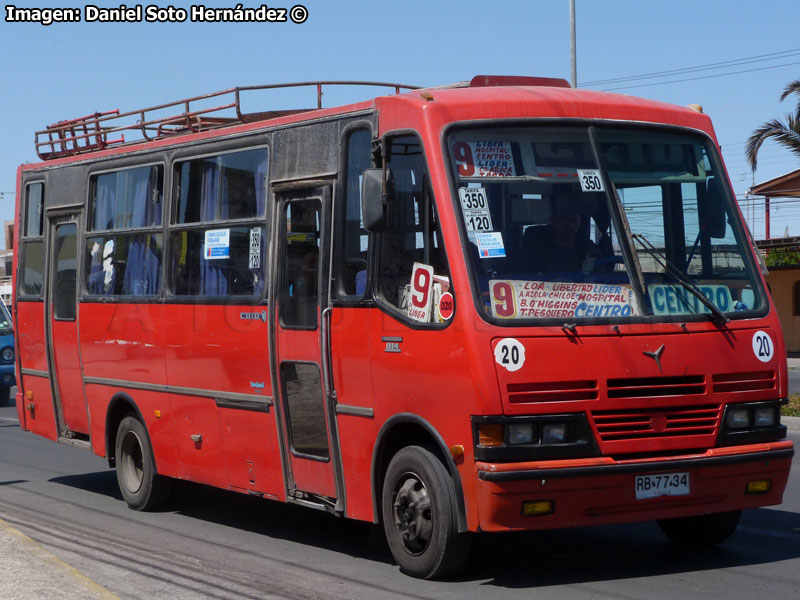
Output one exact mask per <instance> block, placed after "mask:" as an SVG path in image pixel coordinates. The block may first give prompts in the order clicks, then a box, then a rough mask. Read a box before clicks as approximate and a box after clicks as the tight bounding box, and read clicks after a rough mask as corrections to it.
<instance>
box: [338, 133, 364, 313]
mask: <svg viewBox="0 0 800 600" xmlns="http://www.w3.org/2000/svg"><path fill="white" fill-rule="evenodd" d="M370 166H371V134H370V131H369V130H368V129H359V130H357V131H353V132H352V133H351V134H350V135H349V136H348V138H347V164H346V170H345V177H346V179H345V181H344V200H345V202H344V206H345V209H344V211H343V212H344V214H343V215H342V216H341V217H339V218H340V219H341V221H340V223H341V229H340V231H341V232H342V237H341V241H340V242H338V243H339V244H341V245H340V248H341V254H340V257H341V259H340V260H341V263H340V265H339V268H340V271H339V272H340V282H341V283H340V288H339V293H340V294H341V295H343V296H357V297H358V298H362V297H363V296H364V292H365V291H366V285H367V253H368V250H369V236H368V234H367V232H366V230H365V229H364V228H363V225H362V221H361V176H362V174H363V173H364V170H365V169H368V168H369V167H370Z"/></svg>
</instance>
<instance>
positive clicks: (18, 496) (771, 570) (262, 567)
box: [0, 406, 800, 600]
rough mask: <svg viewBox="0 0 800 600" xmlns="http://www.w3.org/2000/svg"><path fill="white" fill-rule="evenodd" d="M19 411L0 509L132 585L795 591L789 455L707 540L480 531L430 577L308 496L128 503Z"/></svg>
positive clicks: (798, 489) (186, 494)
mask: <svg viewBox="0 0 800 600" xmlns="http://www.w3.org/2000/svg"><path fill="white" fill-rule="evenodd" d="M15 421H16V411H15V409H14V408H13V406H11V407H6V408H0V516H1V517H2V518H3V519H5V520H6V521H8V522H9V523H10V524H11V525H12V526H13V527H15V528H17V529H19V530H21V531H22V532H24V533H25V534H27V535H29V536H30V537H32V538H34V539H35V540H36V541H38V542H39V543H41V544H43V545H44V546H45V547H46V548H48V549H49V550H50V551H52V552H53V553H55V554H56V555H57V556H58V557H60V558H61V559H63V560H64V561H66V562H67V563H69V564H70V565H72V566H73V567H75V568H76V569H78V570H79V571H81V572H83V573H84V574H86V575H87V576H89V577H91V578H92V579H93V580H95V581H96V582H97V583H99V584H100V585H102V586H105V587H106V588H107V589H108V590H109V591H111V592H113V593H115V594H117V595H119V596H120V597H121V598H125V599H129V598H130V599H132V598H142V599H145V598H146V599H148V600H150V599H153V598H170V599H173V598H174V599H183V598H192V599H196V598H252V599H255V598H259V599H260V598H296V599H300V598H315V599H316V598H370V599H372V598H453V599H456V598H458V599H465V598H526V599H528V598H531V597H534V596H535V597H536V598H537V599H550V598H553V599H555V598H559V599H563V598H569V599H578V600H582V599H588V598H615V599H616V598H620V599H635V598H642V599H646V600H659V599H664V600H667V599H669V600H673V599H674V598H704V599H711V600H713V599H720V600H734V599H738V598H742V599H745V598H746V599H747V600H753V599H754V598H769V599H770V600H781V599H790V598H791V599H793V600H796V599H797V598H798V597H800V464H798V462H800V459H799V458H797V457H796V458H795V459H794V470H793V472H792V475H791V479H790V483H789V488H788V490H787V493H786V495H785V498H784V503H783V504H782V505H781V506H779V507H773V508H766V509H756V510H751V511H747V512H746V513H745V514H744V516H743V519H742V524H741V525H740V527H739V530H738V531H737V532H736V534H734V536H733V537H732V538H731V539H730V540H729V541H728V542H726V543H725V544H723V545H722V546H721V547H719V548H717V549H716V550H713V551H707V552H686V551H684V550H681V549H680V548H678V547H676V546H674V545H672V544H671V543H669V542H668V541H666V540H665V539H664V538H663V537H662V535H661V534H660V532H659V530H658V528H657V527H656V525H655V524H653V523H640V524H632V525H617V526H609V527H592V528H579V529H571V530H562V531H552V532H539V533H534V534H526V535H500V536H484V537H480V538H478V540H477V541H476V544H475V546H474V549H473V554H472V556H471V558H470V563H469V565H468V568H467V570H466V571H465V573H464V574H463V576H461V577H460V578H458V579H455V580H451V581H444V582H427V581H418V580H414V579H411V578H408V577H406V576H404V575H402V574H401V573H400V572H399V571H398V569H397V567H396V566H395V565H394V564H393V563H392V561H391V557H390V556H389V554H388V552H387V551H386V550H385V549H381V548H374V547H371V545H370V543H369V537H370V526H369V525H367V524H363V523H357V522H351V521H345V520H341V519H336V518H334V517H331V516H329V515H327V514H324V513H319V512H316V511H312V510H308V509H302V508H299V507H294V506H288V505H283V504H278V503H273V502H269V501H266V500H260V499H257V498H251V497H248V496H244V495H239V494H234V493H229V492H223V491H221V490H215V489H212V488H207V487H203V486H199V485H185V486H183V487H182V489H181V493H180V498H179V501H178V503H177V504H176V508H174V509H172V510H168V511H165V512H156V513H139V512H135V511H132V510H129V509H128V508H127V507H126V506H125V504H124V502H123V501H122V500H121V498H120V496H119V492H118V491H117V487H116V478H115V474H114V472H113V471H111V470H109V469H108V468H107V466H106V463H105V461H104V460H103V459H101V458H99V457H96V456H94V455H92V454H90V453H88V452H86V451H84V450H81V449H78V448H73V447H70V446H66V445H63V444H56V443H54V442H50V441H48V440H45V439H42V438H39V437H36V436H33V435H31V434H28V433H24V432H22V431H21V430H20V429H19V427H18V425H17V424H16V422H15ZM790 437H791V438H792V439H793V441H794V442H795V444H796V445H800V432H798V431H792V432H790ZM1 562H2V561H1V560H0V563H1ZM2 595H3V594H2V573H0V596H2Z"/></svg>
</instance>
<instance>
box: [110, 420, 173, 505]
mask: <svg viewBox="0 0 800 600" xmlns="http://www.w3.org/2000/svg"><path fill="white" fill-rule="evenodd" d="M116 451H117V453H116V462H117V483H118V484H119V491H120V492H122V497H123V498H124V499H125V502H127V503H128V506H130V507H131V508H133V509H135V510H153V509H155V508H158V507H160V506H163V505H164V504H165V503H166V501H167V500H168V499H169V492H170V488H171V485H170V484H171V480H170V479H169V478H167V477H164V476H162V475H158V474H157V473H156V465H155V461H154V460H153V452H152V450H151V448H150V438H149V437H148V435H147V430H146V429H145V427H144V425H142V423H141V421H139V419H137V418H136V417H132V416H128V417H125V418H124V419H122V421H121V422H120V424H119V429H117V445H116Z"/></svg>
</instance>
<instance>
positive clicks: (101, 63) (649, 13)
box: [0, 0, 800, 243]
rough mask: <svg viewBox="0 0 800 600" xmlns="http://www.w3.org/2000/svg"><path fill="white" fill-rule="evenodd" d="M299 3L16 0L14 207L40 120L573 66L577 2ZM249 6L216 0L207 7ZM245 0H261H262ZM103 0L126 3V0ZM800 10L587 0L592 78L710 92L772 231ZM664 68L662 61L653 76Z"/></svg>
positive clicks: (780, 215)
mask: <svg viewBox="0 0 800 600" xmlns="http://www.w3.org/2000/svg"><path fill="white" fill-rule="evenodd" d="M299 1H301V2H303V4H302V6H304V7H305V8H306V9H307V10H306V12H307V18H306V20H305V22H303V23H299V24H298V23H294V22H292V21H291V20H289V21H287V22H282V23H280V22H273V23H199V22H194V23H193V22H191V21H190V20H189V19H188V18H187V20H186V21H184V22H177V23H168V22H163V23H158V22H153V23H148V22H145V21H144V20H142V21H141V22H128V23H103V22H93V23H92V22H86V21H85V14H86V10H85V7H86V6H87V4H85V3H82V2H80V1H78V0H68V1H67V2H62V3H52V2H50V3H46V2H25V1H23V2H16V3H14V6H17V7H25V8H47V7H69V8H78V9H80V11H81V12H80V14H81V22H79V23H54V24H52V25H49V26H44V25H41V24H38V23H19V22H8V21H7V20H6V19H7V17H8V10H7V8H6V7H7V6H9V4H8V3H4V5H3V7H4V10H3V20H2V21H0V57H2V58H0V82H2V87H0V90H1V91H0V132H1V135H2V141H3V143H2V144H1V145H0V193H2V197H1V198H0V219H2V220H4V221H5V220H11V219H13V213H14V197H15V187H16V169H17V166H18V165H19V164H21V163H25V162H37V161H38V159H37V157H36V153H35V150H34V132H35V131H37V130H41V129H43V128H44V127H46V126H47V125H49V124H51V123H54V122H56V121H61V120H64V119H69V118H74V117H79V116H82V115H87V114H91V113H94V112H95V111H107V110H112V109H117V108H118V109H120V110H121V111H123V112H125V111H129V110H135V109H140V108H145V107H148V106H153V105H158V104H162V103H166V102H169V101H173V100H179V99H182V98H186V97H190V96H196V95H201V94H205V93H209V92H213V91H220V90H224V89H228V88H231V87H235V86H245V85H258V84H271V83H287V82H299V81H314V80H341V79H347V80H370V81H388V82H394V83H406V84H412V85H421V86H428V85H431V86H433V85H441V84H445V83H452V82H456V81H464V80H468V79H470V78H472V76H474V75H478V74H481V75H485V74H502V75H536V76H547V77H563V78H565V79H567V80H569V78H570V68H571V67H570V30H569V1H568V0H525V1H519V0H497V1H496V2H493V3H490V2H487V1H485V0H483V1H475V0H459V1H451V0H438V1H437V0H428V1H419V0H404V1H403V2H388V1H380V0H372V1H367V0H342V1H337V0H299ZM236 4H237V3H236V2H226V1H223V0H210V2H208V3H207V4H205V7H206V8H226V7H228V8H229V7H234V6H236ZM242 4H243V5H244V6H245V7H259V6H261V3H260V2H259V1H258V0H256V1H249V0H245V1H243V2H242ZM170 5H171V6H173V7H176V8H188V7H189V6H191V3H183V2H172V3H170V2H168V1H161V2H152V3H147V2H145V3H144V4H142V5H141V6H143V12H144V10H145V9H146V7H148V6H152V7H158V8H164V9H166V8H167V7H169V6H170ZM93 6H100V7H119V6H120V2H96V3H95V4H94V5H93ZM127 6H128V7H134V6H136V4H134V3H133V2H128V3H127ZM268 6H269V7H270V8H285V9H287V13H288V11H289V10H290V9H292V7H294V6H295V4H294V3H293V0H289V1H284V0H276V3H275V4H269V5H268ZM796 8H797V3H796V0H759V1H758V2H736V3H733V2H730V1H729V0H728V1H722V0H705V1H703V2H697V1H696V0H692V1H688V0H672V1H671V2H652V1H650V2H648V1H642V0H633V1H629V0H576V30H577V35H576V37H577V53H576V54H577V74H578V86H579V87H586V88H590V89H598V90H613V91H615V92H617V93H623V94H631V95H635V96H641V97H645V98H650V99H655V100H660V101H664V102H670V103H674V104H679V105H687V104H700V105H702V106H703V110H704V112H705V113H706V114H708V115H709V116H710V117H711V119H712V121H713V123H714V126H715V129H716V132H717V138H718V139H719V142H720V144H721V146H722V153H723V158H724V160H725V163H726V166H727V168H728V172H729V174H730V177H731V181H732V183H733V186H734V192H735V193H736V195H737V198H739V200H740V203H741V205H742V209H743V211H744V213H745V215H746V219H747V220H748V223H749V225H750V228H751V230H752V231H753V233H754V235H755V237H756V238H758V239H762V238H763V237H764V232H765V221H764V209H763V203H762V201H758V202H754V201H752V200H748V199H747V198H746V196H745V194H746V192H747V189H748V188H749V187H751V186H752V185H753V183H761V182H763V181H767V180H769V179H772V178H773V177H777V176H779V175H782V174H784V173H787V172H790V171H792V170H795V169H797V168H800V158H798V157H796V156H793V155H791V154H790V153H788V152H786V151H785V150H783V149H782V148H781V147H780V146H779V145H778V144H776V143H774V142H767V143H765V144H764V146H763V147H762V149H761V152H760V153H759V159H758V165H759V166H758V169H757V171H756V172H755V173H752V172H751V171H750V168H749V166H748V165H747V162H746V160H745V157H744V147H745V142H746V140H747V138H748V137H749V135H750V134H751V132H752V131H753V130H754V129H755V128H756V127H758V126H759V125H760V124H761V123H763V122H764V121H767V120H769V119H772V118H776V117H781V118H782V117H783V116H784V115H785V114H786V113H788V112H791V111H793V110H794V109H795V107H796V103H797V101H798V100H800V98H796V97H795V98H788V99H787V100H785V101H784V102H780V101H779V98H780V94H781V92H782V91H783V89H784V87H785V86H786V85H787V84H788V83H790V82H791V81H794V80H797V79H800V41H797V36H796V34H795V29H794V22H795V20H796ZM163 12H166V11H163ZM295 14H297V13H295ZM782 24H783V25H784V26H785V29H784V28H782V27H781V25H782ZM695 67H702V70H698V69H693V68H695ZM689 69H692V70H689ZM668 71H673V72H672V73H665V72H668ZM675 71H678V72H675ZM650 74H660V75H658V76H656V77H651V78H641V77H639V76H643V75H650ZM634 77H635V79H627V80H625V81H618V82H611V83H602V82H605V81H607V80H612V79H622V78H634ZM354 93H355V92H352V91H351V92H338V93H333V92H332V93H331V94H329V95H328V96H326V98H325V105H326V106H332V105H335V104H340V103H347V102H351V101H357V100H364V99H367V98H369V97H370V96H368V95H364V94H365V92H364V91H363V90H361V91H359V92H358V93H356V94H355V95H348V94H354ZM366 93H367V94H373V95H374V92H373V90H367V91H366ZM275 97H276V98H278V101H279V102H282V103H284V105H283V106H281V107H292V108H293V107H307V106H312V105H313V104H314V102H315V101H316V98H315V96H314V94H313V91H312V90H311V89H310V88H295V89H294V90H292V91H290V92H285V93H283V94H282V95H281V96H277V95H276V96H275ZM273 108H277V107H273ZM787 228H788V233H789V235H800V199H792V200H783V201H778V202H774V204H773V206H772V217H771V232H772V236H773V237H781V236H783V235H784V233H785V232H786V231H787ZM0 243H2V240H0Z"/></svg>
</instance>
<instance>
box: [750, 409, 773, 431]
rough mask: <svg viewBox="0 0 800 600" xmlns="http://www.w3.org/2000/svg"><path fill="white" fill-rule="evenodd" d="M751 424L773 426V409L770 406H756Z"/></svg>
mask: <svg viewBox="0 0 800 600" xmlns="http://www.w3.org/2000/svg"><path fill="white" fill-rule="evenodd" d="M753 424H754V425H755V426H756V427H773V426H774V425H775V409H774V408H772V407H768V408H757V409H756V410H755V418H754V419H753Z"/></svg>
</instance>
